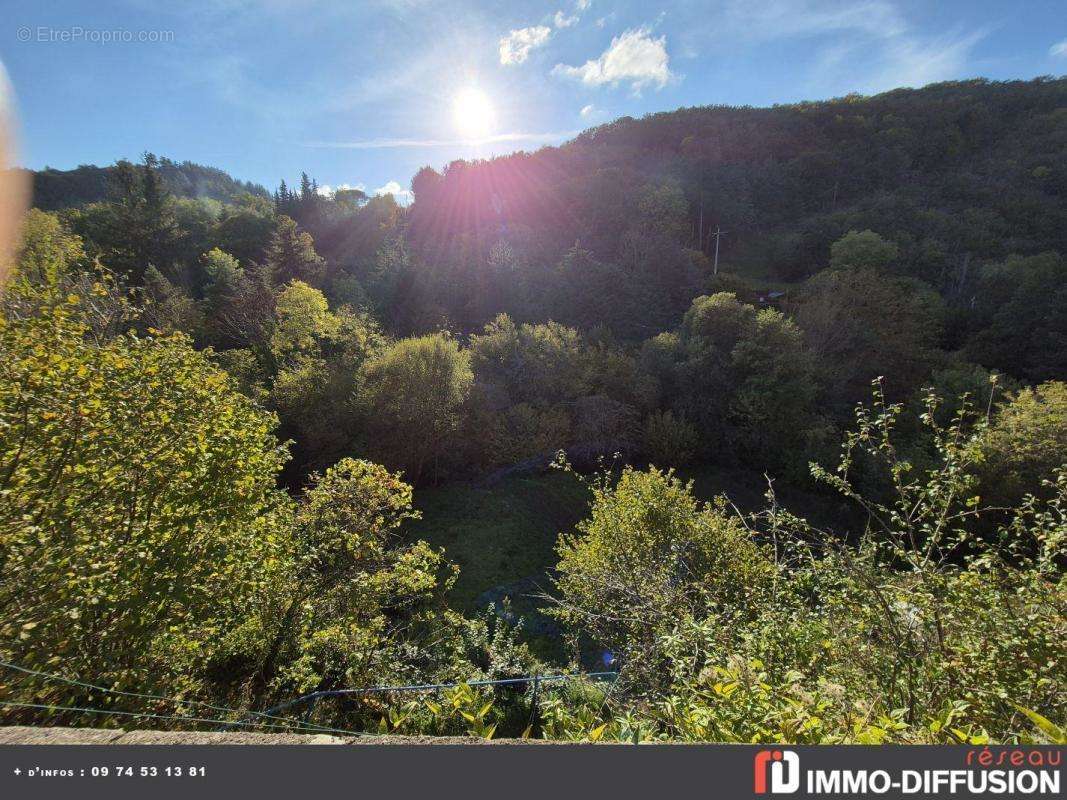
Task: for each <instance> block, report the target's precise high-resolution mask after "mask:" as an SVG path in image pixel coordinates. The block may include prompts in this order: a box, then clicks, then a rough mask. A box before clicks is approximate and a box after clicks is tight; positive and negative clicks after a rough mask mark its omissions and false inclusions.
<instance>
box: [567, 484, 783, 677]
mask: <svg viewBox="0 0 1067 800" xmlns="http://www.w3.org/2000/svg"><path fill="white" fill-rule="evenodd" d="M558 553H559V559H560V560H559V564H558V565H557V569H558V570H559V577H558V578H557V579H556V586H557V588H558V590H559V592H560V599H561V602H560V603H559V605H558V606H557V608H556V610H555V612H554V613H555V614H556V615H557V616H559V617H560V618H561V619H562V620H563V621H564V622H566V623H568V624H570V625H573V626H575V627H576V628H578V629H579V630H583V631H586V632H587V633H589V634H590V635H591V636H592V637H593V639H594V641H595V642H596V643H597V644H598V645H600V646H603V647H606V648H608V649H609V650H611V651H612V652H613V653H615V654H616V656H617V657H619V658H620V661H621V663H622V664H624V665H625V669H626V670H627V677H628V679H629V680H631V681H633V682H635V683H636V684H637V685H638V686H640V687H641V688H646V689H647V688H657V687H660V688H661V687H662V681H663V679H664V670H666V669H667V666H668V665H667V664H666V663H665V661H664V651H663V649H662V646H663V645H662V641H661V637H663V636H666V635H668V634H670V633H671V632H672V631H674V630H675V629H676V627H677V626H678V625H679V624H680V623H682V622H683V621H684V620H686V619H692V618H701V617H703V616H704V615H706V614H707V613H709V612H710V611H711V610H712V609H715V610H716V611H717V612H718V613H720V614H721V615H722V624H723V625H730V624H737V623H739V622H740V621H741V620H743V619H745V618H747V617H748V616H749V615H750V614H751V613H752V612H753V611H754V610H755V609H756V608H758V607H759V603H760V599H759V598H760V597H761V596H762V595H763V594H764V593H765V592H766V591H767V590H768V588H769V586H770V583H771V581H772V576H773V574H774V567H773V566H772V564H771V562H770V561H769V560H768V559H767V557H766V555H765V554H764V553H763V551H762V549H761V548H760V547H759V546H758V545H756V544H755V543H754V542H753V541H752V540H751V539H750V538H749V535H748V532H747V531H746V530H745V528H744V527H743V526H742V525H741V524H740V522H739V521H738V520H737V519H736V518H734V517H732V516H728V515H727V514H725V513H724V512H723V510H722V509H719V508H715V507H710V506H706V505H703V504H701V503H700V502H698V501H697V500H696V498H694V497H693V493H692V484H683V483H682V482H681V481H680V480H678V479H677V478H676V477H674V474H673V472H672V471H667V472H661V471H659V470H657V469H655V468H650V469H649V470H648V471H646V472H642V471H637V470H634V469H631V468H629V467H627V468H626V469H624V470H623V473H622V475H621V476H620V477H619V480H618V483H617V484H614V485H613V484H612V482H611V480H610V479H609V478H608V476H603V477H602V478H601V479H600V480H599V481H597V482H595V483H594V484H593V504H592V510H591V513H590V516H589V518H588V519H585V520H583V521H582V522H580V523H579V524H578V526H577V530H576V532H575V533H573V534H564V535H561V536H560V541H559V546H558Z"/></svg>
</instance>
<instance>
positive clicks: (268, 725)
mask: <svg viewBox="0 0 1067 800" xmlns="http://www.w3.org/2000/svg"><path fill="white" fill-rule="evenodd" d="M0 705H3V706H10V707H13V708H37V709H43V710H45V711H77V712H80V713H82V714H104V715H109V716H119V717H144V718H146V719H165V720H179V721H181V722H200V723H206V724H209V725H221V724H223V723H225V724H228V725H258V726H261V727H266V728H284V729H286V730H290V729H291V728H292V725H278V724H276V723H272V722H228V721H227V720H223V719H207V718H204V717H185V716H178V715H174V714H152V713H151V712H146V711H114V710H108V709H104V708H82V707H78V706H54V705H45V704H43V703H18V702H15V701H12V700H0ZM316 732H321V733H327V732H328V733H339V734H342V735H344V736H366V735H367V734H365V733H357V732H355V731H346V730H341V729H340V728H322V727H320V728H319V730H318V731H316Z"/></svg>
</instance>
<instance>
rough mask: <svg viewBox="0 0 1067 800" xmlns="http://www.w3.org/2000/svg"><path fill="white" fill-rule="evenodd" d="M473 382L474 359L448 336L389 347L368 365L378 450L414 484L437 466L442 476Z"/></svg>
mask: <svg viewBox="0 0 1067 800" xmlns="http://www.w3.org/2000/svg"><path fill="white" fill-rule="evenodd" d="M473 380H474V375H473V373H472V372H471V368H470V355H469V354H468V353H466V352H465V351H463V350H461V349H460V347H459V345H458V344H457V343H456V342H455V340H453V339H452V338H451V337H450V336H448V335H447V334H443V333H441V334H433V335H430V336H420V337H417V338H414V339H402V340H400V341H399V342H397V343H396V344H394V345H391V346H389V347H386V348H385V349H384V350H383V351H382V352H381V353H380V354H378V355H376V356H374V357H373V358H371V359H369V360H368V361H367V362H366V364H365V365H364V367H363V392H364V401H365V404H366V408H367V414H368V426H369V429H370V437H371V447H372V450H373V451H374V452H376V453H378V454H379V455H380V457H381V458H382V460H383V461H384V462H385V463H386V464H390V465H394V466H396V467H399V468H401V469H403V470H404V474H405V475H406V476H407V478H408V479H409V480H411V481H412V482H414V483H417V482H418V481H419V480H420V479H422V478H425V477H426V475H427V471H428V470H429V469H431V468H432V470H433V476H434V478H436V477H438V474H439V467H440V465H441V462H442V460H444V459H446V458H447V456H448V454H449V453H450V451H451V449H452V447H453V437H454V436H455V433H456V431H457V430H458V428H459V417H460V410H461V408H462V406H463V403H464V401H465V400H466V398H467V395H468V393H469V392H470V388H471V384H472V383H473Z"/></svg>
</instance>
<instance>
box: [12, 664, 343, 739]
mask: <svg viewBox="0 0 1067 800" xmlns="http://www.w3.org/2000/svg"><path fill="white" fill-rule="evenodd" d="M0 667H7V668H8V669H13V670H15V671H17V672H22V673H25V674H27V675H35V676H37V677H40V678H48V679H50V680H54V681H60V682H62V683H66V684H70V685H71V686H80V687H82V688H83V689H92V690H93V691H97V692H105V693H108V694H116V695H122V696H124V697H137V698H140V699H143V700H163V701H165V702H168V703H171V704H173V705H175V706H180V705H181V704H183V703H184V704H186V705H189V706H198V707H200V708H206V709H209V710H211V711H219V712H222V713H225V714H237V715H239V716H238V720H243V719H244V718H245V717H260V718H262V719H273V720H278V721H279V722H286V723H288V724H289V725H295V726H298V727H304V728H308V729H321V730H322V731H323V732H327V731H331V732H336V731H334V729H332V728H324V727H322V726H321V725H315V724H313V723H310V722H304V721H302V720H298V719H289V718H287V717H276V716H273V715H271V714H269V713H265V712H259V711H241V710H239V709H236V708H227V707H225V706H216V705H212V704H211V703H205V702H202V701H200V700H180V699H177V698H173V697H164V696H163V695H159V694H144V693H142V692H126V691H123V690H121V689H111V688H108V687H107V686H97V685H96V684H93V683H86V682H85V681H79V680H75V679H74V678H66V677H64V676H62V675H56V674H53V673H51V672H41V671H39V670H35V669H29V668H27V667H20V666H19V665H18V664H9V663H8V662H6V661H0ZM235 724H236V723H235ZM279 727H281V726H279Z"/></svg>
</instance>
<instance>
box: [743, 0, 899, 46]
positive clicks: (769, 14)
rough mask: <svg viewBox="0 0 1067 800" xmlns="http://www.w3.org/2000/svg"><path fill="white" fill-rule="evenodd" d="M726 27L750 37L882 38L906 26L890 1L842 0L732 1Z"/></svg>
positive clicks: (896, 32)
mask: <svg viewBox="0 0 1067 800" xmlns="http://www.w3.org/2000/svg"><path fill="white" fill-rule="evenodd" d="M723 21H724V23H725V27H727V28H729V29H730V30H731V31H732V32H733V33H735V34H738V35H741V36H743V37H744V38H747V39H780V38H787V37H792V36H816V35H821V34H827V33H837V32H841V31H861V32H863V33H867V34H870V35H872V36H877V37H879V38H885V37H891V36H897V35H900V34H902V33H904V31H905V30H906V28H907V25H906V23H905V21H904V18H903V17H902V16H901V14H900V11H899V10H898V9H897V7H896V6H895V5H893V4H892V3H890V2H887V0H867V2H860V3H843V2H840V0H830V1H829V2H825V1H824V0H767V2H762V3H751V2H747V0H733V1H732V2H731V3H729V4H728V5H727V7H726V9H725V14H724V20H723Z"/></svg>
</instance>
